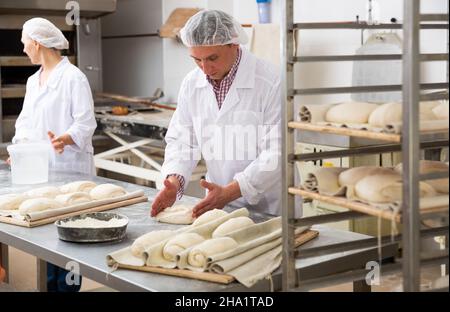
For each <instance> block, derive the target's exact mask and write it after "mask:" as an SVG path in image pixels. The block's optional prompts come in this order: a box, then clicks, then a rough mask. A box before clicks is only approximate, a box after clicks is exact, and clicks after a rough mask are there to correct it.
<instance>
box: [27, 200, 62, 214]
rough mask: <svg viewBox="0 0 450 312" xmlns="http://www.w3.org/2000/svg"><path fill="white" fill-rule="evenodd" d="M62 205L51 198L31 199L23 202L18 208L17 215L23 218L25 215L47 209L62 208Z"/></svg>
mask: <svg viewBox="0 0 450 312" xmlns="http://www.w3.org/2000/svg"><path fill="white" fill-rule="evenodd" d="M62 207H63V205H62V204H61V203H59V202H57V201H56V200H55V199H53V198H47V197H38V198H31V199H27V200H26V201H24V202H23V203H22V204H21V205H20V206H19V213H20V214H21V215H22V216H25V215H26V214H28V213H30V212H37V211H44V210H49V209H57V208H62Z"/></svg>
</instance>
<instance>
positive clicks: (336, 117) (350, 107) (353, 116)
mask: <svg viewBox="0 0 450 312" xmlns="http://www.w3.org/2000/svg"><path fill="white" fill-rule="evenodd" d="M377 107H378V104H374V103H367V102H344V103H341V104H337V105H335V106H333V107H332V108H330V109H329V110H328V111H327V113H326V115H325V119H326V121H328V122H337V123H344V124H345V123H357V124H365V123H367V121H368V120H369V116H370V114H371V113H372V112H373V111H374V110H375V109H376V108H377Z"/></svg>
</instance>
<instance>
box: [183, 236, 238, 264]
mask: <svg viewBox="0 0 450 312" xmlns="http://www.w3.org/2000/svg"><path fill="white" fill-rule="evenodd" d="M237 246H238V243H237V242H236V241H235V240H234V239H232V238H230V237H218V238H212V239H208V240H206V241H204V242H203V243H200V244H199V245H197V246H195V247H193V248H192V250H191V251H190V252H189V255H188V263H189V264H190V265H191V266H193V267H197V268H203V267H204V266H205V265H206V263H207V261H208V257H210V256H212V255H215V254H219V253H222V252H225V251H228V250H231V249H233V248H236V247H237Z"/></svg>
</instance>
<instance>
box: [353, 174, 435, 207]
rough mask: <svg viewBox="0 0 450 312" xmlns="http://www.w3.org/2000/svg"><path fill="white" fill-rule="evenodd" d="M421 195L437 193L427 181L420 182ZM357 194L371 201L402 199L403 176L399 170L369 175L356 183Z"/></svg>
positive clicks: (388, 201)
mask: <svg viewBox="0 0 450 312" xmlns="http://www.w3.org/2000/svg"><path fill="white" fill-rule="evenodd" d="M419 186H420V197H428V196H434V195H436V192H435V191H434V189H433V188H432V187H431V186H430V185H428V184H427V183H424V182H420V184H419ZM355 193H356V196H357V197H358V198H359V199H361V200H363V201H365V202H369V203H391V202H395V201H401V200H402V177H401V175H400V174H398V173H397V172H395V171H393V173H389V172H385V173H378V174H375V175H371V176H367V177H365V178H363V179H361V180H360V181H359V182H358V183H356V185H355Z"/></svg>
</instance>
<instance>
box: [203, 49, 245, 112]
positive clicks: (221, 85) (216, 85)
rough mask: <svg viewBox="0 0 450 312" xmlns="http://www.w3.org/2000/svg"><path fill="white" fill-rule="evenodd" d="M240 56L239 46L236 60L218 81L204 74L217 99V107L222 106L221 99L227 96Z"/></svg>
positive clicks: (223, 99)
mask: <svg viewBox="0 0 450 312" xmlns="http://www.w3.org/2000/svg"><path fill="white" fill-rule="evenodd" d="M241 58H242V50H241V48H239V49H238V55H237V58H236V62H234V64H233V66H232V67H231V69H230V72H229V73H228V74H227V75H226V76H225V77H224V78H223V79H222V80H221V81H220V82H217V81H215V80H213V79H210V78H209V77H208V76H206V79H207V80H208V82H209V83H210V84H211V85H212V87H213V90H214V94H215V95H216V99H217V104H218V105H219V109H221V108H222V104H223V101H225V97H226V96H227V94H228V91H230V88H231V85H232V84H233V81H234V78H236V73H237V70H238V68H239V63H240V62H241Z"/></svg>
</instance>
